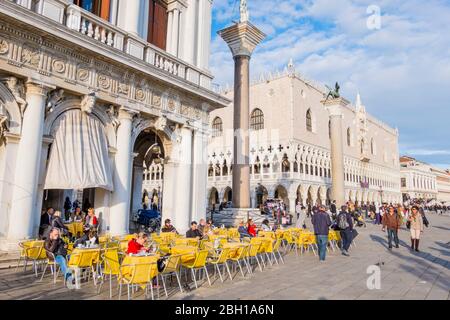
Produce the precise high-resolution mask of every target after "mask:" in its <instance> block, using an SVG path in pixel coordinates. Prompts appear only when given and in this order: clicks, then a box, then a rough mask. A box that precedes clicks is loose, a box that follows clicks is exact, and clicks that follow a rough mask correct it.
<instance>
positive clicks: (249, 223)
mask: <svg viewBox="0 0 450 320" xmlns="http://www.w3.org/2000/svg"><path fill="white" fill-rule="evenodd" d="M247 231H248V233H249V234H251V235H252V236H253V237H256V233H257V231H258V230H256V225H255V224H254V223H253V220H252V219H251V218H250V219H248V221H247Z"/></svg>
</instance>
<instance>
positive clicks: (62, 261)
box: [55, 256, 67, 277]
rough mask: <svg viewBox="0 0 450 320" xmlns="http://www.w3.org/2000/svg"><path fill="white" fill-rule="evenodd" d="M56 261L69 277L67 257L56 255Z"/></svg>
mask: <svg viewBox="0 0 450 320" xmlns="http://www.w3.org/2000/svg"><path fill="white" fill-rule="evenodd" d="M55 262H56V263H57V264H58V265H59V268H60V269H61V273H62V274H63V275H64V277H67V264H66V258H64V257H63V256H56V257H55Z"/></svg>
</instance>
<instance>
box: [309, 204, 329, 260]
mask: <svg viewBox="0 0 450 320" xmlns="http://www.w3.org/2000/svg"><path fill="white" fill-rule="evenodd" d="M325 210H326V208H325V206H324V205H320V206H319V210H318V211H317V212H316V213H315V214H314V215H313V217H312V219H311V222H312V224H313V226H314V234H315V235H316V239H317V247H318V249H319V261H325V256H326V253H327V244H328V232H329V230H330V226H331V219H330V216H329V215H328V213H327V212H326V211H325Z"/></svg>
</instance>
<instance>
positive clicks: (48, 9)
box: [10, 0, 213, 90]
mask: <svg viewBox="0 0 450 320" xmlns="http://www.w3.org/2000/svg"><path fill="white" fill-rule="evenodd" d="M10 2H13V3H16V4H17V5H20V6H22V7H25V8H27V9H29V10H32V11H34V12H35V13H36V14H40V15H42V16H45V17H47V18H49V19H51V20H53V21H55V22H57V23H60V24H62V25H65V26H66V27H68V28H69V29H71V30H74V31H76V32H79V33H81V34H82V35H84V36H86V37H88V38H90V39H93V40H95V41H99V42H101V43H102V44H103V45H105V46H108V47H112V48H115V49H117V50H120V51H122V52H124V53H126V54H128V55H130V56H133V57H135V58H138V59H140V60H143V61H145V62H146V63H148V64H150V65H152V66H154V67H155V68H158V69H160V70H163V71H164V72H167V73H169V74H171V75H173V76H176V77H179V78H181V79H183V80H185V81H187V82H190V83H192V84H194V85H196V86H199V87H202V88H205V89H208V90H211V82H212V79H213V77H212V75H211V74H209V73H208V72H205V71H204V70H201V69H199V68H197V67H195V66H193V65H190V64H188V63H186V62H184V61H182V60H180V59H178V58H177V57H175V56H173V55H171V54H169V53H167V52H166V51H164V50H162V49H160V48H158V47H156V46H154V45H152V44H150V43H148V42H146V41H144V40H143V39H141V38H139V37H137V36H134V35H132V34H129V33H127V32H126V31H124V30H122V29H121V28H118V27H117V26H115V25H113V24H111V23H109V22H108V21H106V20H104V19H102V18H100V17H98V16H96V15H94V14H92V13H91V12H89V11H86V10H84V9H83V8H80V7H78V6H76V5H74V4H71V3H69V2H68V1H66V0H37V1H36V0H35V1H32V0H10ZM33 3H35V5H33Z"/></svg>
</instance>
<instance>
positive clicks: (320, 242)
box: [316, 235, 328, 261]
mask: <svg viewBox="0 0 450 320" xmlns="http://www.w3.org/2000/svg"><path fill="white" fill-rule="evenodd" d="M316 239H317V247H318V248H319V260H321V261H324V260H325V255H326V254H327V244H328V236H324V235H317V236H316Z"/></svg>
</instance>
